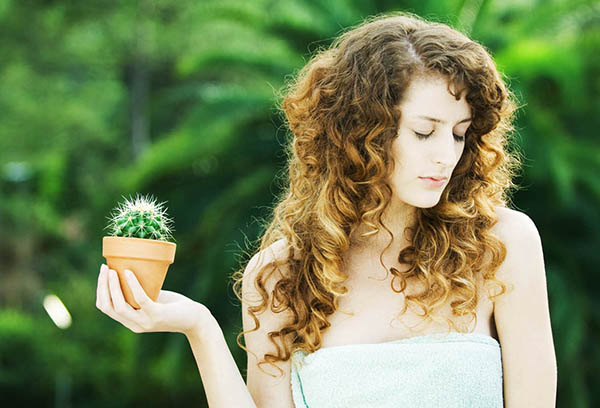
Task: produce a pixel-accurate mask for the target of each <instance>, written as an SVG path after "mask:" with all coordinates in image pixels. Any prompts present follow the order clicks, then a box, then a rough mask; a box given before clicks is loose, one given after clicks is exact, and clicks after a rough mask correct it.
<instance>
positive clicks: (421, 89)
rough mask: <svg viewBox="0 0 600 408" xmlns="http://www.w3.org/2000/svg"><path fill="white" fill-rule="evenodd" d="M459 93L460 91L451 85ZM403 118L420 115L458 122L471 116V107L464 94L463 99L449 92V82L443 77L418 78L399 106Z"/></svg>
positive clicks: (407, 90)
mask: <svg viewBox="0 0 600 408" xmlns="http://www.w3.org/2000/svg"><path fill="white" fill-rule="evenodd" d="M450 90H451V91H452V92H453V93H455V94H456V93H457V92H458V91H460V89H458V88H456V87H455V86H453V85H450ZM399 107H400V110H401V112H402V116H403V117H407V118H408V117H414V116H419V115H425V116H431V117H434V118H439V119H442V120H449V121H457V120H461V119H464V118H467V117H469V116H471V106H470V105H469V103H468V102H467V101H466V99H465V93H464V92H462V94H461V98H460V99H459V100H456V97H455V96H454V95H452V94H451V93H450V92H449V91H448V81H447V80H446V79H445V78H443V77H441V76H428V77H418V78H415V79H414V80H413V81H411V83H410V85H409V86H408V88H407V89H406V91H405V93H404V97H403V99H402V102H401V103H400V105H399Z"/></svg>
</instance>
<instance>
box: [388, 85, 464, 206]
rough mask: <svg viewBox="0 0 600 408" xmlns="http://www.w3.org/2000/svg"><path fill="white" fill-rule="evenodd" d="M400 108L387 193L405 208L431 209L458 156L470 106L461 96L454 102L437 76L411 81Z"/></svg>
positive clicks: (446, 183)
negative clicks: (391, 191)
mask: <svg viewBox="0 0 600 408" xmlns="http://www.w3.org/2000/svg"><path fill="white" fill-rule="evenodd" d="M452 91H453V92H456V90H455V89H452ZM399 107H400V110H401V119H400V123H399V129H398V135H397V137H396V139H394V142H393V144H392V152H393V155H394V160H395V168H394V171H393V173H392V174H391V177H390V182H391V186H392V190H393V191H394V195H395V197H396V198H397V199H399V200H400V201H402V202H404V203H406V204H409V205H412V206H415V207H420V208H430V207H433V206H435V205H436V204H437V203H438V201H439V199H440V196H441V194H442V191H443V190H444V188H445V187H446V186H447V185H448V181H449V180H450V177H451V175H452V171H453V170H454V167H455V166H456V164H457V163H458V161H459V159H460V156H461V155H462V152H463V150H464V147H465V141H464V137H465V134H466V132H467V129H468V128H469V125H470V124H471V120H470V119H471V107H470V106H469V104H468V103H467V102H466V100H465V98H464V95H463V96H461V99H459V100H456V99H455V97H454V96H452V94H450V93H449V92H448V89H447V81H446V79H444V78H443V77H438V76H430V77H426V78H419V79H415V80H413V81H412V83H411V84H410V86H409V87H408V89H407V90H406V93H405V96H404V99H403V101H402V103H401V104H400V106H399ZM428 177H434V178H436V179H440V181H435V180H432V179H429V178H428Z"/></svg>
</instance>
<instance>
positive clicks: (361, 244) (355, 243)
mask: <svg viewBox="0 0 600 408" xmlns="http://www.w3.org/2000/svg"><path fill="white" fill-rule="evenodd" d="M415 213H416V208H415V207H414V206H412V205H410V204H406V203H405V202H402V201H400V200H398V199H395V200H394V199H392V201H391V202H390V205H389V206H388V208H386V210H385V211H384V213H383V214H382V216H381V219H382V222H383V225H385V226H386V227H387V228H388V229H389V230H390V231H391V232H392V233H393V234H394V238H393V241H392V243H391V245H390V248H389V249H388V250H390V249H392V250H394V249H399V248H403V247H405V246H407V245H409V244H410V241H409V240H408V239H407V238H406V237H405V236H404V230H405V228H406V227H408V226H410V225H411V224H412V222H413V220H414V217H415ZM361 234H369V235H367V236H366V237H361ZM390 239H391V237H390V234H389V233H388V232H387V231H386V230H385V229H384V228H380V229H379V231H378V232H376V233H375V232H372V230H371V229H370V228H369V227H367V226H366V225H364V223H363V224H361V225H359V227H358V228H357V229H356V230H355V231H354V232H353V234H352V239H351V246H352V247H354V248H363V249H369V250H375V251H379V252H380V251H382V250H383V249H384V248H385V247H386V246H387V245H388V244H389V241H390Z"/></svg>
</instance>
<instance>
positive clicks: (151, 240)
mask: <svg viewBox="0 0 600 408" xmlns="http://www.w3.org/2000/svg"><path fill="white" fill-rule="evenodd" d="M102 238H103V239H110V240H123V241H132V242H136V241H137V242H138V243H142V242H144V241H145V242H148V241H150V242H154V243H159V244H164V245H167V246H177V244H176V243H174V242H169V241H162V240H160V239H149V238H135V237H118V236H114V235H107V236H104V237H102Z"/></svg>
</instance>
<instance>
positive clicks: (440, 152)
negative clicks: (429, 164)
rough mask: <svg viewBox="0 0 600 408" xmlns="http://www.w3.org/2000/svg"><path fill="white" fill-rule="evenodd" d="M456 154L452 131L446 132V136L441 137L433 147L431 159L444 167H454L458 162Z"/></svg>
mask: <svg viewBox="0 0 600 408" xmlns="http://www.w3.org/2000/svg"><path fill="white" fill-rule="evenodd" d="M447 133H450V136H448V135H447ZM456 154H457V152H456V146H455V142H454V135H453V134H452V131H450V132H444V136H443V137H439V138H438V140H436V143H434V146H433V147H432V152H431V159H432V161H433V162H434V163H435V164H439V165H441V166H444V167H452V166H454V165H455V164H456V159H457V158H456Z"/></svg>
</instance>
